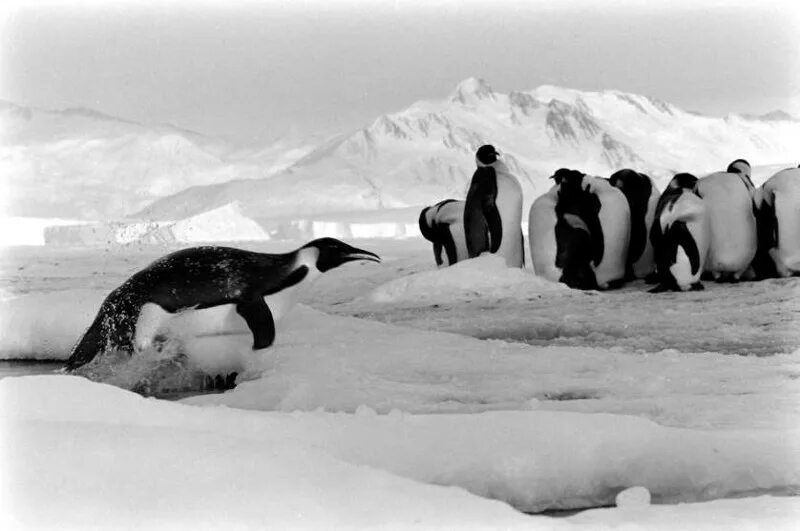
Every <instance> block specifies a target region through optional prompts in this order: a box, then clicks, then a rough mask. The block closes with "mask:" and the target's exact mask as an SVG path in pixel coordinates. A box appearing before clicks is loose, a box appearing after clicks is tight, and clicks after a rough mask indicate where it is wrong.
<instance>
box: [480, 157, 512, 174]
mask: <svg viewBox="0 0 800 531" xmlns="http://www.w3.org/2000/svg"><path fill="white" fill-rule="evenodd" d="M475 162H476V164H477V165H478V167H479V168H494V171H495V172H497V173H510V172H509V171H508V166H506V163H505V162H503V161H502V160H500V159H497V160H496V161H494V162H492V163H491V164H484V163H483V162H481V161H479V160H478V159H475Z"/></svg>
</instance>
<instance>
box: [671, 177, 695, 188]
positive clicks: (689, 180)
mask: <svg viewBox="0 0 800 531" xmlns="http://www.w3.org/2000/svg"><path fill="white" fill-rule="evenodd" d="M696 184H697V177H695V176H694V175H692V174H691V173H676V174H675V176H674V177H673V178H672V180H671V181H670V182H669V184H668V185H667V188H671V189H673V190H677V189H678V188H686V189H687V190H693V189H694V187H695V185H696Z"/></svg>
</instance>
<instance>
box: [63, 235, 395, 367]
mask: <svg viewBox="0 0 800 531" xmlns="http://www.w3.org/2000/svg"><path fill="white" fill-rule="evenodd" d="M356 260H367V261H373V262H379V261H380V258H379V257H378V255H376V254H374V253H371V252H369V251H365V250H363V249H357V248H355V247H352V246H350V245H348V244H346V243H344V242H341V241H339V240H336V239H334V238H320V239H317V240H313V241H311V242H309V243H307V244H306V245H303V246H302V247H300V248H299V249H297V250H295V251H293V252H290V253H286V254H266V253H258V252H253V251H246V250H243V249H236V248H232V247H214V246H207V247H192V248H188V249H183V250H180V251H176V252H174V253H171V254H168V255H166V256H164V257H162V258H159V259H158V260H156V261H155V262H153V263H151V264H150V265H148V266H147V267H145V268H144V269H142V270H141V271H139V272H137V273H135V274H134V275H133V276H131V277H130V278H129V279H128V280H126V281H125V282H124V283H123V284H122V285H121V286H119V287H118V288H116V289H115V290H113V291H112V292H111V293H110V294H109V295H108V296H107V297H106V298H105V300H104V301H103V303H102V304H101V306H100V309H99V311H98V313H97V316H96V317H95V319H94V321H93V322H92V324H91V325H90V326H89V328H88V330H86V332H85V333H84V334H83V336H82V337H81V339H80V340H79V341H78V343H77V344H76V346H75V347H74V348H73V350H72V352H71V354H70V357H69V359H68V360H67V362H66V364H65V366H64V370H65V372H71V371H74V370H75V369H78V368H79V367H81V366H83V365H85V364H87V363H89V362H90V361H92V360H93V359H94V358H95V357H96V356H97V355H99V354H102V353H104V352H111V351H118V352H119V351H121V352H124V353H127V354H129V355H133V354H135V353H136V352H141V351H143V350H146V349H148V348H151V347H153V346H156V344H157V342H158V341H159V338H160V337H163V334H164V333H165V331H169V330H182V329H185V328H187V327H189V328H192V327H193V328H194V329H195V331H196V333H195V335H202V334H207V335H214V334H229V333H236V331H238V330H241V328H242V327H243V326H244V325H246V326H247V328H249V331H250V333H251V334H252V337H253V344H252V348H253V350H259V349H263V348H267V347H269V346H270V345H272V343H273V341H274V340H275V323H276V322H277V321H279V320H280V319H281V318H282V317H284V316H285V315H286V314H287V313H288V312H289V310H290V309H291V308H292V306H293V305H294V303H295V302H296V300H297V298H298V297H299V295H300V291H301V290H302V289H304V288H307V287H308V286H309V285H310V284H311V283H312V282H313V281H314V280H316V278H317V277H319V276H320V275H321V274H322V273H325V272H326V271H330V270H331V269H334V268H336V267H338V266H340V265H342V264H344V263H346V262H351V261H356Z"/></svg>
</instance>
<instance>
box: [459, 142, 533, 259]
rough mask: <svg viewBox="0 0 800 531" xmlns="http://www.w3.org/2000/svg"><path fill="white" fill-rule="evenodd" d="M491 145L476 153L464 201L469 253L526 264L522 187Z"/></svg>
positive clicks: (472, 255)
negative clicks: (474, 167) (494, 256)
mask: <svg viewBox="0 0 800 531" xmlns="http://www.w3.org/2000/svg"><path fill="white" fill-rule="evenodd" d="M498 156H499V153H497V151H496V150H495V148H494V147H493V146H491V145H484V146H481V147H480V148H479V149H478V151H477V152H476V154H475V162H476V164H477V166H478V168H477V170H475V173H474V174H473V176H472V181H471V182H470V185H469V191H468V192H467V198H466V201H465V204H464V234H465V237H466V243H467V253H468V256H469V257H470V258H474V257H476V256H478V255H480V254H481V253H484V252H487V251H488V252H490V253H492V254H499V255H501V256H503V257H504V258H505V261H506V265H507V266H508V267H523V266H524V265H525V256H524V242H523V237H522V224H521V223H522V187H521V186H520V184H519V181H517V179H516V178H515V177H514V176H513V175H511V173H510V172H509V170H508V168H507V167H506V165H505V163H503V161H502V160H500V159H498Z"/></svg>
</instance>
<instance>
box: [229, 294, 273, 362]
mask: <svg viewBox="0 0 800 531" xmlns="http://www.w3.org/2000/svg"><path fill="white" fill-rule="evenodd" d="M236 313H238V314H239V315H241V316H242V318H244V320H245V322H246V323H247V327H248V328H250V332H252V333H253V350H258V349H262V348H267V347H268V346H270V345H272V343H273V342H274V341H275V321H274V319H273V318H272V312H271V311H270V310H269V306H267V303H266V302H264V299H263V298H258V299H256V300H253V301H248V302H240V303H239V304H237V305H236Z"/></svg>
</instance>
